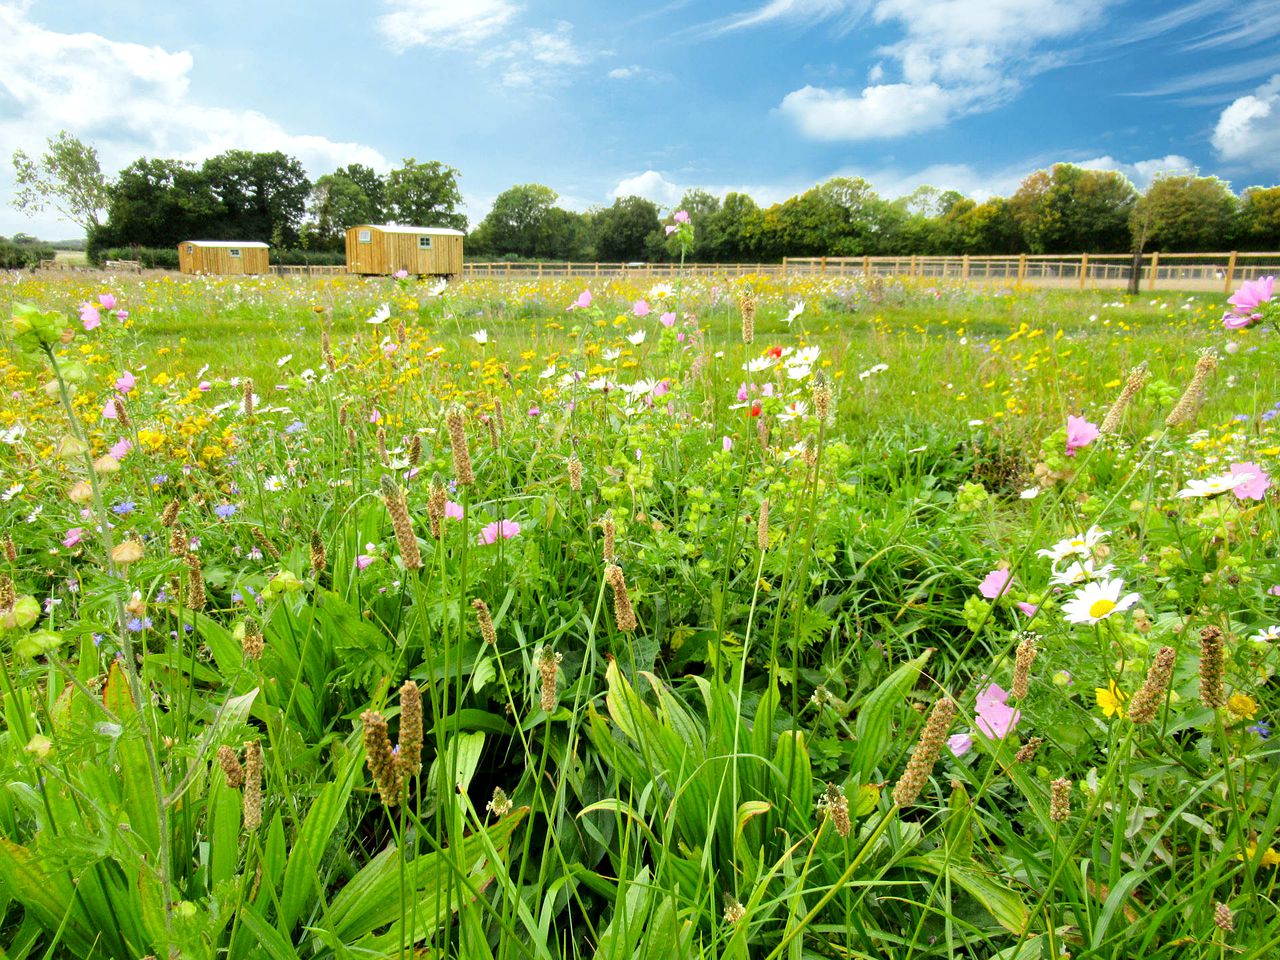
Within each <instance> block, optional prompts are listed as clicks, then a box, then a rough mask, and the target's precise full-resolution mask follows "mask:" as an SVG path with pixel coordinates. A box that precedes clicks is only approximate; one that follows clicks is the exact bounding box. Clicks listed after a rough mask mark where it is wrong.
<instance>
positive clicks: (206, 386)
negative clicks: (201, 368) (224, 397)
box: [198, 380, 213, 393]
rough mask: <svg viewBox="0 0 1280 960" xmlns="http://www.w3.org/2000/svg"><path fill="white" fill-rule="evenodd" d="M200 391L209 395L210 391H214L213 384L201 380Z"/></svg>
mask: <svg viewBox="0 0 1280 960" xmlns="http://www.w3.org/2000/svg"><path fill="white" fill-rule="evenodd" d="M198 389H199V390H200V392H201V393H208V392H209V391H210V390H212V389H213V384H212V383H210V382H209V381H208V380H201V381H200V385H199V387H198Z"/></svg>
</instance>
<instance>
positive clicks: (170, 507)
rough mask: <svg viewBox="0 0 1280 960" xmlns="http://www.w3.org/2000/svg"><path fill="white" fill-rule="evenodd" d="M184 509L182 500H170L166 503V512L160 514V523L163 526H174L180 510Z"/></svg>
mask: <svg viewBox="0 0 1280 960" xmlns="http://www.w3.org/2000/svg"><path fill="white" fill-rule="evenodd" d="M181 509H182V501H180V500H170V501H169V502H168V503H167V504H165V507H164V512H162V513H161V514H160V525H161V526H162V527H172V526H173V525H174V523H176V522H177V520H178V511H179V510H181Z"/></svg>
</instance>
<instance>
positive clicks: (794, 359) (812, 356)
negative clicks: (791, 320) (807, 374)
mask: <svg viewBox="0 0 1280 960" xmlns="http://www.w3.org/2000/svg"><path fill="white" fill-rule="evenodd" d="M821 354H822V348H821V347H805V348H804V349H803V350H797V351H796V352H795V353H793V354H792V355H791V356H790V357H789V358H788V359H787V363H788V364H790V365H791V366H795V367H812V366H813V365H814V364H815V363H817V362H818V357H819V356H821ZM885 369H886V370H887V369H888V367H886V368H885Z"/></svg>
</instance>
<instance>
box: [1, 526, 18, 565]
mask: <svg viewBox="0 0 1280 960" xmlns="http://www.w3.org/2000/svg"><path fill="white" fill-rule="evenodd" d="M4 558H5V559H6V560H8V561H9V562H10V563H17V562H18V548H17V547H15V546H14V545H13V537H12V535H10V534H8V533H6V534H5V535H4Z"/></svg>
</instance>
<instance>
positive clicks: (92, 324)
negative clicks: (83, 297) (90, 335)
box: [80, 303, 102, 330]
mask: <svg viewBox="0 0 1280 960" xmlns="http://www.w3.org/2000/svg"><path fill="white" fill-rule="evenodd" d="M80 322H81V323H82V324H84V328H85V329H86V330H94V329H96V328H98V327H100V326H102V314H100V313H99V312H98V308H97V307H95V306H94V305H93V304H92V303H82V304H80Z"/></svg>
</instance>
